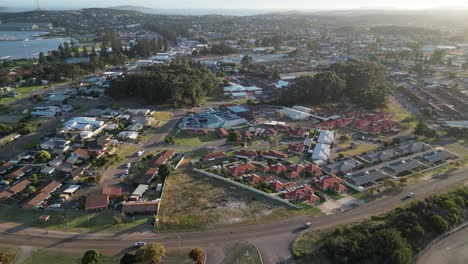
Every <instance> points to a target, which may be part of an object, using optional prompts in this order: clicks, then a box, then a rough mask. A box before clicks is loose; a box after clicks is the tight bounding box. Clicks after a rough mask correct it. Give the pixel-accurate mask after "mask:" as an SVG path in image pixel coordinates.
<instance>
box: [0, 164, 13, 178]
mask: <svg viewBox="0 0 468 264" xmlns="http://www.w3.org/2000/svg"><path fill="white" fill-rule="evenodd" d="M14 167H15V165H14V164H13V163H11V162H5V163H3V164H2V165H0V174H2V175H5V174H6V173H7V172H8V171H10V170H12V169H13V168H14Z"/></svg>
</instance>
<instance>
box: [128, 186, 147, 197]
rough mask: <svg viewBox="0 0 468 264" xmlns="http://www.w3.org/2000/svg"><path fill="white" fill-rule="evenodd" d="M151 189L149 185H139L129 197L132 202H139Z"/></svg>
mask: <svg viewBox="0 0 468 264" xmlns="http://www.w3.org/2000/svg"><path fill="white" fill-rule="evenodd" d="M148 189H149V185H147V184H139V185H138V186H137V187H136V189H135V190H134V191H133V192H132V194H131V195H130V197H129V200H131V201H139V200H140V199H141V198H142V197H143V194H145V192H146V191H147V190H148Z"/></svg>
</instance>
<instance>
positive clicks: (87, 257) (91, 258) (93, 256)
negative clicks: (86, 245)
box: [81, 249, 102, 264]
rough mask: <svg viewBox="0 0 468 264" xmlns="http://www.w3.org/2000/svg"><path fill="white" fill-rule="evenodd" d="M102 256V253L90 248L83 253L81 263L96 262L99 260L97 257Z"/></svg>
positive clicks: (93, 263)
mask: <svg viewBox="0 0 468 264" xmlns="http://www.w3.org/2000/svg"><path fill="white" fill-rule="evenodd" d="M101 257H102V253H101V252H99V251H97V250H95V249H92V250H88V251H86V252H85V253H84V255H83V257H82V258H81V264H96V263H98V262H99V259H100V258H101Z"/></svg>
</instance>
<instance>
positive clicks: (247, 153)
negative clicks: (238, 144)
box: [234, 149, 258, 159]
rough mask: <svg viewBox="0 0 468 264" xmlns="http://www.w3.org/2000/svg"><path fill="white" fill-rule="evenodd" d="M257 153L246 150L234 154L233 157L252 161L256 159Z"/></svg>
mask: <svg viewBox="0 0 468 264" xmlns="http://www.w3.org/2000/svg"><path fill="white" fill-rule="evenodd" d="M257 155H258V153H257V152H256V151H255V150H248V149H241V150H238V151H236V152H234V156H236V157H238V158H241V159H254V158H256V157H257Z"/></svg>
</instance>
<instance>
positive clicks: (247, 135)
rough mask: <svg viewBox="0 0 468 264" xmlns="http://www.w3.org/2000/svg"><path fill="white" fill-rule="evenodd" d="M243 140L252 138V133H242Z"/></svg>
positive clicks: (247, 131) (246, 131)
mask: <svg viewBox="0 0 468 264" xmlns="http://www.w3.org/2000/svg"><path fill="white" fill-rule="evenodd" d="M242 138H243V139H247V138H252V133H250V131H249V130H245V131H243V132H242Z"/></svg>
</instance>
